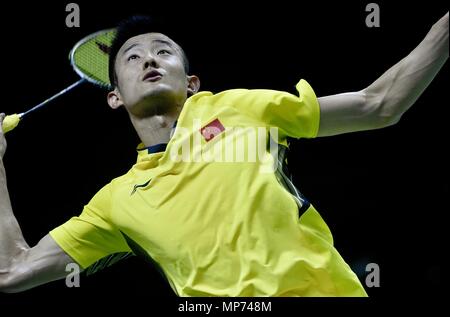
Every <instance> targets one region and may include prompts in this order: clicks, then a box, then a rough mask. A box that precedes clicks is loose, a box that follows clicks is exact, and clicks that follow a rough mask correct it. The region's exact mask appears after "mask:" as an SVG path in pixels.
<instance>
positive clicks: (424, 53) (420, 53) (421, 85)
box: [365, 13, 449, 120]
mask: <svg viewBox="0 0 450 317" xmlns="http://www.w3.org/2000/svg"><path fill="white" fill-rule="evenodd" d="M448 45H449V44H448V13H447V14H446V15H445V16H444V17H443V18H441V19H440V20H439V21H438V22H437V23H435V24H434V25H433V27H432V28H431V30H430V31H429V32H428V34H427V36H426V37H425V39H424V40H423V41H422V42H421V43H420V44H419V45H418V46H417V47H416V48H415V49H414V50H413V51H412V52H411V53H410V54H409V55H408V56H407V57H405V58H404V59H402V60H401V61H400V62H399V63H397V64H396V65H394V66H393V67H392V68H390V69H389V70H388V71H387V72H385V73H384V74H383V75H382V76H381V77H380V78H379V79H377V80H376V81H375V82H374V83H373V84H372V85H370V86H369V87H368V88H366V89H365V94H366V99H367V102H368V103H370V104H376V105H377V106H378V109H379V112H378V115H380V116H381V117H384V118H396V119H397V120H398V119H400V117H401V116H402V115H403V113H405V112H406V111H407V110H408V109H409V108H410V107H411V106H412V105H413V104H414V102H415V101H416V100H417V98H419V96H420V95H421V94H422V92H423V91H424V90H425V88H426V87H427V86H428V85H429V84H430V82H431V81H432V80H433V78H434V77H435V76H436V74H437V73H438V72H439V70H440V69H441V67H442V66H443V65H444V63H445V61H446V60H447V59H448V53H449V52H448V50H449V48H448Z"/></svg>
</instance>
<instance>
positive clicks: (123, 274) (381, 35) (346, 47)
mask: <svg viewBox="0 0 450 317" xmlns="http://www.w3.org/2000/svg"><path fill="white" fill-rule="evenodd" d="M369 2H370V1H349V2H347V1H346V2H343V1H340V2H339V3H335V2H331V1H330V2H325V1H318V2H314V3H311V2H306V1H289V2H287V1H286V2H284V1H275V2H268V3H266V4H263V3H261V2H246V1H238V2H229V1H223V2H222V1H221V2H206V3H199V2H193V1H191V3H190V4H183V5H180V4H178V3H176V2H170V3H167V2H166V3H165V4H164V3H161V2H160V3H156V2H155V3H153V1H145V2H132V1H122V2H117V3H116V2H111V1H109V2H84V1H83V2H82V1H78V2H77V3H78V4H79V5H80V9H81V27H80V28H68V27H66V25H65V18H66V15H67V12H65V6H66V4H67V3H68V1H67V2H64V1H61V2H60V3H56V2H55V3H53V2H49V3H45V4H44V3H42V2H33V3H28V4H25V3H23V2H20V3H19V2H15V3H10V4H9V6H5V7H4V8H3V10H2V19H1V21H0V22H1V25H0V27H1V30H2V31H1V37H2V45H1V47H2V49H1V50H0V52H1V56H0V61H1V65H2V80H1V88H2V89H1V91H2V93H1V97H2V100H1V104H0V111H1V112H6V113H15V112H22V111H25V110H27V109H29V108H30V107H31V106H33V105H35V104H37V103H39V102H41V101H43V100H44V99H46V98H48V97H49V96H51V95H52V94H54V93H56V92H57V91H59V90H61V89H63V88H65V87H66V86H68V85H69V84H71V83H73V82H75V81H76V80H78V77H77V75H76V74H75V72H73V70H72V69H71V67H70V65H69V61H68V53H69V51H70V49H71V48H72V47H73V45H74V44H75V43H76V42H77V41H78V40H80V39H81V38H83V37H84V36H86V35H88V34H90V33H92V32H95V31H98V30H100V29H105V28H109V27H113V26H115V25H116V23H117V22H118V21H119V20H120V19H122V18H124V17H127V16H129V15H131V14H135V13H141V14H153V15H163V16H166V17H167V16H168V17H170V21H171V23H174V24H176V25H179V27H180V33H182V34H183V36H184V37H185V38H186V39H189V47H188V48H187V53H188V55H189V58H190V60H191V64H192V68H193V69H192V70H193V73H195V74H197V75H198V76H199V77H200V79H201V81H202V90H210V91H213V92H219V91H221V90H224V89H231V88H268V89H278V90H285V91H289V92H292V93H296V91H295V88H294V86H295V84H296V83H297V81H298V80H299V79H300V78H304V79H306V80H308V82H309V83H310V84H311V85H312V87H313V88H314V89H315V92H316V94H317V95H318V96H325V95H329V94H336V93H341V92H348V91H354V90H359V89H362V88H364V87H366V86H367V85H369V84H370V83H371V82H373V81H374V80H375V79H376V78H378V76H380V75H381V74H382V73H383V72H384V71H386V70H387V69H388V68H389V67H390V66H392V65H394V64H395V63H396V62H398V61H399V60H400V59H401V58H403V57H404V56H406V55H407V54H408V53H409V52H410V51H411V50H412V49H413V48H414V47H415V46H416V45H417V44H419V42H420V41H421V40H422V39H423V37H424V36H425V35H426V33H427V32H428V30H429V28H430V27H431V26H432V24H433V23H434V22H436V21H437V20H438V19H439V18H440V17H441V16H443V15H444V14H445V12H446V11H447V10H448V9H447V6H446V4H445V3H444V2H442V1H418V2H406V1H396V2H395V4H394V3H392V1H391V2H387V1H378V2H377V3H378V4H379V5H380V8H381V27H380V28H368V27H366V25H365V18H366V15H367V13H366V12H365V6H366V4H367V3H369ZM447 79H448V63H447V65H446V66H444V69H443V70H442V71H441V72H440V74H439V75H438V76H437V77H436V78H435V80H434V81H433V82H432V84H431V85H430V86H429V88H428V89H427V90H426V91H425V92H424V94H423V95H422V96H421V97H420V99H419V100H418V101H417V103H416V104H415V105H414V106H413V107H412V109H410V110H409V111H408V112H407V113H406V114H405V115H404V116H403V118H402V120H401V121H400V122H399V123H398V124H397V125H395V126H393V127H389V128H386V129H382V130H376V131H369V132H360V133H353V134H347V135H341V136H335V137H329V138H320V139H314V140H300V141H295V142H293V144H292V146H291V149H292V151H291V155H290V157H289V162H290V168H291V171H292V172H293V174H294V180H295V182H296V184H297V185H298V187H300V189H301V191H302V192H303V193H304V194H305V196H306V197H308V198H309V199H310V200H311V201H312V203H313V204H314V205H315V206H316V208H317V209H318V210H319V212H320V213H321V214H322V216H323V218H324V219H325V221H326V222H327V223H328V225H329V226H330V228H331V230H332V232H333V234H334V239H335V245H336V248H337V249H338V250H339V252H340V253H341V255H342V256H343V257H344V259H346V260H347V262H348V263H349V264H350V266H351V267H352V268H353V269H354V270H355V272H357V274H358V275H359V276H360V278H361V279H362V280H363V281H364V278H365V274H366V273H365V272H364V268H365V265H366V264H367V263H370V262H374V263H377V264H378V265H379V266H380V273H381V276H380V278H381V287H380V288H367V292H368V294H369V295H370V296H371V297H372V299H373V298H375V299H377V298H380V299H383V298H392V297H394V298H395V297H399V296H405V295H406V296H420V297H423V296H431V297H436V296H439V294H440V290H441V288H442V278H443V275H444V273H445V267H444V260H443V256H444V254H445V251H446V249H445V248H444V246H445V245H444V236H445V230H446V229H447V224H446V222H445V221H444V219H446V218H447V217H446V214H447V213H448V211H449V210H448V209H449V208H448V205H447V198H448V197H449V178H448V176H449V168H448V162H449V154H448V152H447V150H448V137H449V132H448V130H447V129H448V118H449V114H450V111H449V108H448V102H447V101H446V100H447V92H448V83H447ZM105 96H106V91H104V90H101V89H99V88H97V87H94V86H92V85H90V84H84V85H83V86H82V87H79V88H77V89H76V90H75V91H72V92H71V93H69V94H67V95H65V96H63V97H61V98H59V99H58V100H56V101H54V102H52V103H51V104H50V105H48V106H47V107H45V108H44V109H42V110H40V111H38V112H35V113H34V114H33V115H30V117H29V118H27V119H26V120H24V121H23V122H22V123H21V125H20V126H19V127H18V128H17V129H15V130H14V131H13V132H10V133H8V134H7V141H8V149H7V152H6V155H5V159H4V161H5V167H6V171H7V176H8V188H9V192H10V196H11V200H12V204H13V209H14V213H15V215H16V217H17V219H18V221H19V223H20V225H21V228H22V230H23V233H24V236H25V237H26V239H27V241H28V243H29V244H30V245H35V244H36V243H37V242H38V241H39V240H40V238H42V237H43V236H44V235H46V234H47V233H48V231H49V230H51V229H52V228H54V227H56V226H58V225H60V224H62V223H63V222H65V221H66V220H67V219H69V218H70V217H71V216H73V215H77V214H79V213H80V211H81V209H82V207H83V205H84V204H86V203H87V202H88V201H89V200H90V198H91V197H92V196H93V195H94V194H95V193H96V192H97V191H98V190H99V189H100V188H101V187H102V186H103V185H104V184H106V183H108V182H109V181H110V180H111V179H112V178H114V177H117V176H119V175H121V174H123V173H125V172H126V171H127V170H128V169H129V168H130V167H131V165H132V164H133V163H134V161H135V159H136V153H135V146H136V145H137V142H138V139H137V136H136V134H135V132H134V130H133V128H132V126H131V124H130V122H129V120H128V117H127V115H126V113H125V111H123V110H118V111H113V110H111V109H110V108H109V107H108V105H107V103H106V98H105ZM56 296H60V298H64V299H67V300H83V301H86V300H87V299H88V300H95V299H99V298H102V299H105V300H106V299H107V298H116V297H115V296H117V297H119V296H121V297H122V298H123V299H124V300H134V299H136V298H147V299H148V301H149V302H152V303H154V304H158V303H159V300H158V299H156V298H154V297H161V296H162V297H173V296H174V294H173V293H172V291H171V290H170V288H169V286H168V285H166V284H165V282H164V281H163V280H162V278H161V277H160V276H159V275H158V273H157V272H156V271H155V270H153V269H152V268H149V267H148V266H147V264H146V263H144V262H141V261H140V260H138V259H135V258H133V259H130V260H127V261H124V262H122V263H119V264H116V265H115V266H113V267H111V268H108V269H106V270H104V271H103V272H101V273H98V274H96V275H93V276H90V277H86V276H84V275H83V276H81V287H80V288H77V289H75V288H71V289H70V288H67V287H66V286H65V283H64V281H63V280H62V281H57V282H53V283H50V284H48V285H44V286H40V287H38V288H36V289H33V290H30V291H27V292H24V293H20V294H12V295H10V294H0V302H9V303H16V304H19V303H24V302H26V301H30V300H36V299H39V300H41V299H45V298H55V297H56ZM153 298H154V299H153ZM103 304H105V303H103Z"/></svg>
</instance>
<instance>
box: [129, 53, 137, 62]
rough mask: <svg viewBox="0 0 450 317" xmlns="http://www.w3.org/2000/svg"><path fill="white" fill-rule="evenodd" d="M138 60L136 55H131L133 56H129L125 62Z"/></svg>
mask: <svg viewBox="0 0 450 317" xmlns="http://www.w3.org/2000/svg"><path fill="white" fill-rule="evenodd" d="M138 58H139V56H138V55H135V54H133V55H130V56H129V57H128V58H127V61H132V60H135V59H138Z"/></svg>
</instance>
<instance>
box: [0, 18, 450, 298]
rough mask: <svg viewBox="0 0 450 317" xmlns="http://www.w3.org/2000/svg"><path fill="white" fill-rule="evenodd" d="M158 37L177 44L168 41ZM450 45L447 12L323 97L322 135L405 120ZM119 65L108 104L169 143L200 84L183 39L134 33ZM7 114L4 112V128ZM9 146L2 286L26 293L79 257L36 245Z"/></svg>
mask: <svg viewBox="0 0 450 317" xmlns="http://www.w3.org/2000/svg"><path fill="white" fill-rule="evenodd" d="M157 40H164V41H167V42H169V43H170V45H167V44H166V46H167V47H165V46H162V45H161V44H160V43H159V44H158V43H157ZM133 45H136V46H134V47H133V48H132V49H130V50H127V49H128V48H129V47H130V46H133ZM448 46H449V43H448V13H447V14H446V15H445V16H444V17H443V18H441V19H440V20H439V21H438V22H437V23H435V24H434V25H433V27H432V28H431V30H430V31H429V33H428V34H427V36H426V37H425V39H424V40H423V41H422V42H421V43H420V44H419V45H418V46H417V47H416V48H415V49H414V50H413V51H412V52H411V53H410V54H409V55H408V56H406V57H405V58H403V59H402V60H401V61H400V62H399V63H397V64H396V65H394V66H393V67H391V68H390V69H389V70H388V71H387V72H385V73H384V74H383V75H382V76H381V77H380V78H378V79H377V80H376V81H375V82H374V83H373V84H371V85H370V86H368V87H366V88H365V89H362V90H360V91H356V92H349V93H343V94H338V95H333V96H326V97H321V98H319V104H320V112H321V113H320V114H321V119H320V127H319V136H330V135H337V134H342V133H349V132H355V131H363V130H370V129H378V128H383V127H387V126H390V125H392V124H395V123H396V122H398V120H399V119H400V118H401V116H402V115H403V113H405V112H406V111H407V110H408V109H409V108H410V107H411V106H412V105H413V104H414V102H415V101H416V100H417V98H418V97H419V96H420V94H421V93H422V92H423V90H424V89H425V88H426V87H427V86H428V85H429V83H430V82H431V81H432V79H433V78H434V76H435V75H436V74H437V73H438V71H439V70H440V68H441V67H442V66H443V65H444V63H445V62H446V61H447V59H448ZM162 50H165V51H167V52H162ZM131 55H133V57H131ZM115 66H116V74H117V78H118V85H117V88H116V89H115V90H114V91H111V92H110V93H109V94H108V104H109V105H110V106H111V108H113V109H117V108H119V107H125V109H126V110H127V112H128V114H129V117H130V120H131V122H132V123H133V126H134V128H135V129H136V132H137V133H138V135H139V137H140V138H141V140H142V142H143V143H144V144H145V145H146V146H150V145H154V144H158V143H162V142H168V140H169V139H170V130H171V127H172V125H173V123H174V121H175V120H176V119H177V118H178V115H179V114H180V111H181V109H182V107H183V105H184V103H185V101H186V99H187V98H188V96H190V95H193V94H195V93H196V92H197V91H198V89H199V87H200V81H199V79H198V77H196V76H188V75H187V74H186V73H185V71H184V67H183V62H182V58H181V53H180V51H179V49H177V45H176V44H175V43H174V42H173V41H172V40H170V39H169V38H168V37H166V36H164V35H163V34H158V33H149V34H143V35H139V36H136V37H133V38H130V39H129V40H128V41H127V42H126V43H125V44H124V45H123V46H122V48H121V49H120V50H119V54H118V57H117V60H116V65H115ZM150 70H157V71H159V72H160V73H161V75H162V77H161V78H160V79H159V80H156V81H154V82H151V81H143V80H142V79H143V76H144V75H145V74H146V73H147V72H149V71H150ZM3 118H4V114H0V127H1V126H2V122H3ZM5 151H6V140H5V137H4V134H3V131H2V129H0V291H2V292H18V291H22V290H26V289H29V288H32V287H35V286H37V285H40V284H44V283H47V282H50V281H53V280H56V279H60V278H63V277H65V276H66V274H67V272H66V271H65V267H66V264H68V263H71V262H73V260H72V259H71V258H70V257H69V256H68V255H67V254H66V253H65V252H64V251H63V250H62V249H61V248H60V247H59V246H58V245H57V244H56V243H55V241H54V240H53V239H52V238H51V237H50V236H48V235H47V236H45V237H44V238H43V239H42V240H41V241H40V242H39V243H38V244H37V245H36V246H34V247H30V246H28V244H27V243H26V241H25V239H24V238H23V235H22V232H21V230H20V226H19V224H18V223H17V220H16V218H15V217H14V214H13V210H12V207H11V202H10V199H9V194H8V189H7V185H6V173H5V168H4V166H3V156H4V154H5Z"/></svg>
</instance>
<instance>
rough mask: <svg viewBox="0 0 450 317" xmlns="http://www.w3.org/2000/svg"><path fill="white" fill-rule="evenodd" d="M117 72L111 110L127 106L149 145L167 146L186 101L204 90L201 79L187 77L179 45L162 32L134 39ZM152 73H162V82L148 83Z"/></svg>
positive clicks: (126, 47)
mask: <svg viewBox="0 0 450 317" xmlns="http://www.w3.org/2000/svg"><path fill="white" fill-rule="evenodd" d="M159 41H164V42H167V44H166V43H161V42H159ZM115 69H116V76H117V79H118V80H117V87H116V89H114V91H112V92H110V93H109V94H108V104H109V105H110V107H111V108H113V109H117V108H119V107H125V109H126V110H127V112H128V115H129V117H130V120H131V122H132V124H133V126H134V128H135V130H136V132H137V134H138V135H139V137H140V139H141V140H142V142H143V143H144V144H145V145H146V146H150V145H154V144H158V143H167V142H168V141H169V135H170V130H171V128H172V126H173V123H174V122H175V120H176V119H177V118H178V115H179V114H180V112H181V109H182V108H183V105H184V103H185V101H186V99H187V98H188V96H191V95H193V94H195V93H196V92H198V90H199V88H200V80H199V79H198V77H197V76H188V75H187V74H186V72H185V70H184V65H183V59H182V55H181V51H180V49H179V48H178V45H177V44H176V43H175V42H173V41H172V40H171V39H170V38H168V37H167V36H165V35H163V34H160V33H149V34H142V35H139V36H135V37H132V38H130V39H129V40H128V41H126V42H125V43H124V45H122V47H121V49H120V50H119V52H118V54H117V57H116V62H115ZM151 70H156V71H158V72H159V73H161V75H162V77H161V79H159V80H157V81H155V82H151V81H148V80H147V81H144V80H143V77H144V76H145V74H147V73H148V72H149V71H151Z"/></svg>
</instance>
